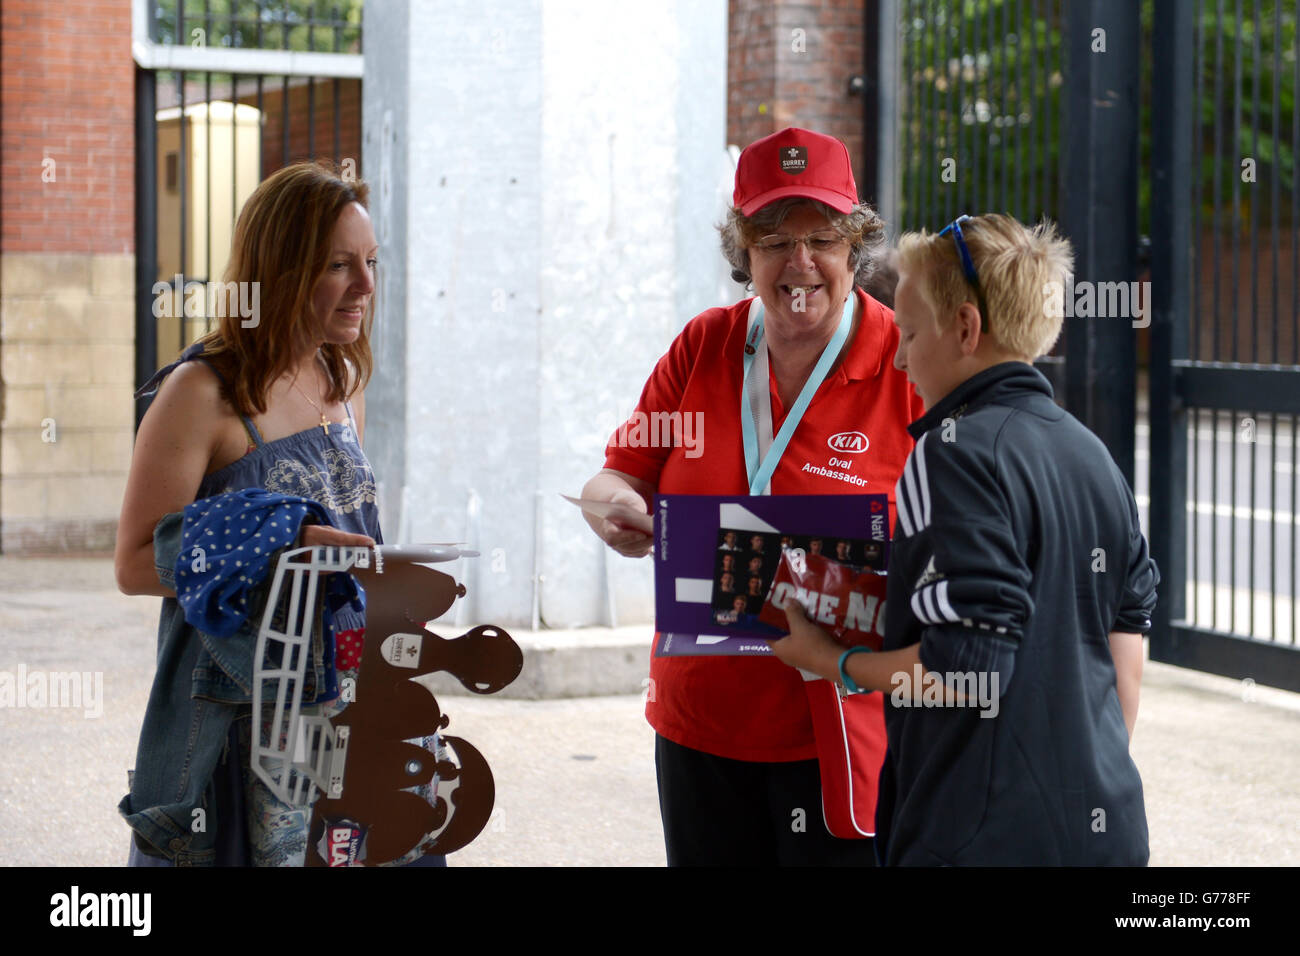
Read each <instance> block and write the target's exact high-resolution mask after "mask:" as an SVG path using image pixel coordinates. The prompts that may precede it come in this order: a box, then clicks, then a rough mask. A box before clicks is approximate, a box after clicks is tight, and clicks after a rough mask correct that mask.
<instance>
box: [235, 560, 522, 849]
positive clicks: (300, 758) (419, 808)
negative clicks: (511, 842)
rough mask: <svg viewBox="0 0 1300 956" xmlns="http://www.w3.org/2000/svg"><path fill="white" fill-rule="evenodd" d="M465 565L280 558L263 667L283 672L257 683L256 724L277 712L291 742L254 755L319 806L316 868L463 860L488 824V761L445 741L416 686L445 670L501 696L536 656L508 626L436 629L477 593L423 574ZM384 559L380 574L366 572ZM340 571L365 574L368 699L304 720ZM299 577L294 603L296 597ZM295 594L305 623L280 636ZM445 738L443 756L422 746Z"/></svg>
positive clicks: (491, 796) (463, 744)
mask: <svg viewBox="0 0 1300 956" xmlns="http://www.w3.org/2000/svg"><path fill="white" fill-rule="evenodd" d="M465 554H472V552H460V551H457V550H456V549H455V548H446V547H441V546H435V547H430V548H424V549H420V548H394V547H391V546H386V545H381V546H379V547H377V548H375V549H373V550H372V549H369V548H324V547H321V548H301V549H298V550H296V551H290V552H286V553H285V554H284V555H282V556H281V559H280V563H279V566H278V567H277V569H276V577H275V581H274V582H273V584H272V592H271V597H270V600H268V602H267V608H268V610H267V615H266V617H265V618H264V620H263V624H262V630H261V633H260V635H259V646H258V658H257V659H258V660H259V662H264V663H265V662H267V661H268V660H278V661H279V662H280V665H281V666H280V667H278V668H274V669H268V670H266V671H265V673H264V674H262V675H259V677H260V678H261V679H259V680H256V681H255V682H254V709H255V712H256V711H258V709H259V708H260V707H261V706H263V705H265V706H267V707H270V706H274V707H275V711H274V720H273V722H272V725H271V726H272V728H273V731H272V737H273V738H274V736H275V734H274V728H279V729H280V730H281V733H280V739H279V740H273V741H265V740H259V741H257V742H255V746H254V750H253V770H254V772H255V773H257V774H258V775H259V776H261V777H262V779H263V780H265V781H266V782H267V784H268V786H270V787H271V789H272V790H273V791H274V792H276V793H277V795H279V796H280V797H281V799H284V800H286V802H291V803H296V804H298V805H303V804H305V803H311V802H312V801H313V800H314V805H313V812H312V823H311V831H310V834H309V836H308V849H307V863H306V865H307V866H376V865H379V864H383V863H390V862H392V861H393V860H396V859H398V858H399V857H401V856H403V855H405V854H406V853H408V852H410V851H411V850H413V849H415V848H416V847H417V846H418V847H420V849H421V850H422V851H423V852H424V853H425V854H430V853H433V854H445V853H451V852H454V851H455V850H459V849H460V848H461V847H464V846H465V845H466V844H468V843H469V842H470V841H471V840H473V839H474V838H475V837H476V836H478V834H479V833H480V832H482V830H483V827H484V826H486V825H487V822H488V819H489V818H490V817H491V815H492V806H493V803H494V800H495V795H496V791H495V786H494V784H493V780H492V772H491V770H490V769H489V767H488V764H487V761H486V760H485V759H484V758H483V755H482V754H481V753H479V751H478V750H477V749H476V748H475V747H474V746H473V745H472V744H470V743H469V742H468V741H466V740H464V739H463V738H460V737H452V736H445V735H444V734H443V733H442V732H443V731H444V730H445V729H446V727H447V725H448V723H449V719H448V717H447V715H446V714H444V713H442V711H441V708H440V706H439V704H438V701H437V699H436V698H435V697H434V696H433V694H432V693H430V692H429V690H428V689H427V688H425V687H424V686H422V685H420V684H417V683H416V682H415V681H413V680H412V678H415V677H421V676H423V675H426V674H431V673H434V672H435V671H446V672H448V673H450V674H452V675H453V676H455V677H456V678H457V679H458V680H459V681H460V682H461V683H462V684H463V685H464V686H465V687H466V688H467V689H468V690H470V691H472V692H473V693H476V694H491V693H495V692H497V691H499V690H501V689H502V688H504V687H506V686H507V685H509V684H510V683H511V682H512V681H513V680H514V679H515V678H516V677H518V676H519V673H520V671H521V670H522V669H523V652H522V651H520V649H519V646H518V645H517V644H515V642H514V641H513V640H512V639H511V637H510V635H509V634H507V633H506V632H505V631H504V630H503V629H501V628H499V627H494V626H492V625H483V626H480V627H476V628H474V629H473V630H471V631H468V632H467V633H465V634H462V635H461V636H459V637H456V638H451V639H446V638H442V637H440V636H438V635H437V634H434V633H433V632H432V631H429V630H427V629H426V628H425V627H424V626H423V622H425V621H430V620H433V619H434V618H436V617H438V616H440V615H442V614H443V613H445V612H446V611H447V610H448V609H449V608H450V607H451V605H452V604H453V603H454V602H455V600H456V598H457V597H463V596H464V594H465V586H464V585H463V584H457V582H456V581H455V579H453V578H452V577H451V576H450V575H447V574H444V573H442V572H440V571H435V570H434V569H432V568H428V567H424V566H423V565H420V564H414V563H410V562H411V561H412V560H422V561H437V560H452V559H454V558H456V557H461V556H463V555H465ZM372 559H373V564H374V571H373V572H369V573H367V572H366V569H367V568H368V567H369V566H370V565H371V563H372ZM394 559H397V560H394ZM331 571H333V572H339V571H354V572H358V573H357V577H358V580H360V581H361V582H362V584H363V586H364V587H365V590H366V631H365V647H364V650H363V651H362V656H361V668H360V671H359V673H358V676H357V681H356V685H355V688H350V689H349V691H350V693H349V694H345V697H348V696H350V698H351V700H350V703H348V705H347V707H346V708H345V709H344V710H343V712H342V713H340V714H338V715H336V716H334V717H332V718H324V717H314V716H303V715H301V714H300V713H299V708H300V704H301V688H302V686H303V677H304V675H305V667H306V661H307V659H308V657H309V656H310V654H309V642H310V634H311V621H312V617H313V612H314V610H315V608H314V605H315V603H316V599H315V596H316V594H317V593H318V589H317V580H316V578H317V576H318V575H320V574H321V573H328V572H331ZM290 577H291V578H292V590H291V591H290V592H286V591H285V588H286V581H287V580H288V579H289V578H290ZM284 593H288V594H289V599H290V607H291V608H292V607H294V606H298V607H301V608H302V609H303V611H302V614H301V615H300V617H301V620H300V621H297V622H293V621H291V622H290V623H288V624H286V625H285V630H284V631H276V630H275V629H274V628H273V627H272V626H271V622H272V614H271V611H272V609H273V607H274V606H275V604H276V603H277V601H278V600H279V598H280V597H281V595H282V594H284ZM290 617H291V618H292V617H293V615H290ZM294 625H297V626H294ZM277 643H278V644H280V645H282V646H281V648H280V653H279V654H278V655H277V654H275V653H272V654H270V655H269V657H268V656H267V655H266V654H265V650H266V649H268V648H270V649H272V650H274V648H273V645H275V644H277ZM267 681H270V682H272V683H271V685H270V687H267V686H265V685H266V682H267ZM272 688H273V689H274V690H275V700H274V702H272V701H270V700H266V701H265V702H264V701H263V697H264V696H265V694H264V692H265V691H266V690H267V689H272ZM435 734H436V735H437V740H438V741H439V745H438V747H437V752H430V751H429V750H427V749H425V748H424V747H423V746H420V745H419V744H418V743H413V742H411V741H418V740H421V739H423V738H425V737H432V736H433V735H435ZM290 741H293V742H294V749H293V752H292V753H290V752H289V750H288V743H289V742H290ZM272 743H274V744H275V746H272V745H271V744H272ZM429 783H433V784H434V787H435V790H436V801H437V802H436V804H432V805H431V804H430V803H429V802H428V801H427V800H425V799H424V798H423V797H421V796H419V795H418V794H416V793H413V792H411V791H410V790H409V788H412V787H416V786H419V785H421V784H429ZM318 790H319V796H318V797H317V791H318Z"/></svg>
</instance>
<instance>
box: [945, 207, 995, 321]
mask: <svg viewBox="0 0 1300 956" xmlns="http://www.w3.org/2000/svg"><path fill="white" fill-rule="evenodd" d="M968 219H970V216H958V217H957V218H956V219H954V220H953V221H952V222H950V223H948V225H946V226H944V227H943V228H942V229H940V230H939V235H940V236H946V235H947V234H948V233H950V232H951V233H952V241H953V242H954V243H956V244H957V255H958V256H960V257H961V271H962V273H963V274H964V275H965V276H966V281H967V282H969V283H970V284H971V287H972V288H973V289H974V290H975V298H976V300H977V301H978V302H979V310H980V332H981V333H985V334H986V333H987V332H988V330H989V310H988V306H987V305H986V304H985V302H984V290H982V289H981V288H980V279H979V275H978V274H976V272H975V261H974V260H973V259H972V258H971V257H970V249H968V248H967V247H966V238H965V237H964V236H963V235H962V234H961V224H962V223H963V222H965V221H966V220H968Z"/></svg>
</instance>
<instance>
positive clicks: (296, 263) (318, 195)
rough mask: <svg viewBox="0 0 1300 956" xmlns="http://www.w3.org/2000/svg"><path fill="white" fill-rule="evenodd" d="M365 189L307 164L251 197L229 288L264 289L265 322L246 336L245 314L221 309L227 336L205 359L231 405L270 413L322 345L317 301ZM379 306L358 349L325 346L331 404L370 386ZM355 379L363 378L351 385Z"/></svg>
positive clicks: (328, 168) (220, 336)
mask: <svg viewBox="0 0 1300 956" xmlns="http://www.w3.org/2000/svg"><path fill="white" fill-rule="evenodd" d="M369 194H370V190H369V188H368V187H367V186H366V184H365V183H364V182H361V181H359V180H349V179H345V178H344V177H343V176H342V174H341V172H340V170H339V168H338V167H337V166H335V165H333V164H331V163H327V162H324V161H321V162H315V163H311V162H304V163H295V164H293V165H292V166H286V167H284V168H283V169H281V170H278V171H277V172H275V173H273V174H272V175H270V176H268V177H267V178H266V179H265V180H263V181H262V183H261V184H260V185H259V186H258V187H257V189H255V190H254V191H253V195H251V196H249V197H248V202H246V203H245V204H244V208H243V210H242V211H241V212H240V214H239V222H238V223H237V224H236V226H235V238H234V241H233V242H232V243H231V250H230V262H229V264H228V265H227V266H226V273H225V282H226V283H227V287H228V288H231V289H233V288H236V286H235V285H232V283H244V282H250V283H257V285H256V286H255V287H254V288H256V289H257V290H258V305H259V307H258V314H257V316H256V321H254V322H253V323H252V324H251V326H250V327H245V325H244V321H243V318H242V317H241V315H239V314H238V313H239V310H237V309H221V310H220V319H219V324H218V327H217V330H216V331H215V332H211V333H209V334H208V335H206V336H204V337H203V339H202V341H203V357H204V358H205V359H207V360H208V361H209V362H211V363H212V365H213V366H214V367H215V368H216V369H217V371H218V372H220V373H221V376H222V377H223V378H224V379H225V383H226V384H225V385H223V386H222V396H223V397H224V398H225V399H226V401H228V402H230V404H231V405H233V406H234V407H235V409H236V410H237V411H238V413H239V414H241V415H248V416H252V415H254V414H260V413H263V412H265V411H266V398H267V393H268V392H269V391H270V388H271V385H272V383H274V382H275V380H276V379H277V378H279V377H280V376H281V375H283V374H284V373H285V372H287V371H288V370H289V366H290V365H291V363H292V361H293V356H294V353H295V351H297V350H299V349H301V348H302V347H303V346H304V344H306V343H309V342H311V341H312V334H313V330H314V328H315V326H316V322H317V319H316V316H315V314H314V312H313V310H312V303H311V297H312V293H313V292H314V291H315V288H316V284H317V283H318V282H319V281H320V279H321V277H322V276H323V275H324V274H325V270H326V268H327V267H328V265H329V257H330V253H331V248H332V240H333V233H334V226H335V224H336V223H337V222H338V219H339V216H340V214H341V213H342V212H343V210H344V209H345V208H347V206H348V205H349V204H350V203H354V202H355V203H359V204H360V205H361V206H362V208H365V207H366V201H367V199H368V198H369ZM373 322H374V298H373V296H372V297H371V301H370V303H369V304H368V305H367V307H366V314H365V317H364V319H363V320H362V323H361V334H360V335H359V336H358V337H357V339H356V341H354V342H351V343H350V344H348V345H334V344H332V343H329V342H327V343H325V344H324V345H322V346H321V347H320V353H321V357H322V358H323V359H324V360H325V365H326V367H327V368H328V369H329V373H330V379H331V382H330V391H329V394H328V400H329V401H331V402H340V401H346V400H347V399H348V398H350V397H351V396H352V394H353V393H354V392H356V391H358V390H359V389H362V388H365V385H366V383H367V382H368V381H369V380H370V374H371V371H372V369H373V366H374V360H373V358H372V356H371V353H370V329H371V326H372V324H373ZM349 370H351V371H353V372H355V375H354V376H349Z"/></svg>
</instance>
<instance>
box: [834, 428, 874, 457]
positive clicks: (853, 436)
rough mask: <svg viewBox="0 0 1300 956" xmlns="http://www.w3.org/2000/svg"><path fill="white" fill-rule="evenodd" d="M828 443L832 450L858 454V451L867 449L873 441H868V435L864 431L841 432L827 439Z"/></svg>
mask: <svg viewBox="0 0 1300 956" xmlns="http://www.w3.org/2000/svg"><path fill="white" fill-rule="evenodd" d="M826 444H827V445H829V446H830V449H831V451H839V452H846V453H847V454H850V455H856V454H857V453H858V452H861V451H866V450H867V447H868V446H869V445H870V444H871V442H869V441H867V436H866V435H864V434H862V432H840V433H839V434H838V435H832V436H831V437H830V438H828V439H826Z"/></svg>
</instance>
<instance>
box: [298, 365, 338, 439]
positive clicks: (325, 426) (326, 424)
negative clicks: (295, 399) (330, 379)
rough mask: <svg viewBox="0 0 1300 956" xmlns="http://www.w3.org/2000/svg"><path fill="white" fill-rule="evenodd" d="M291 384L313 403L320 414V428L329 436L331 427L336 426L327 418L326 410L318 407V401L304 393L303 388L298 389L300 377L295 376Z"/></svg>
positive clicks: (313, 406)
mask: <svg viewBox="0 0 1300 956" xmlns="http://www.w3.org/2000/svg"><path fill="white" fill-rule="evenodd" d="M290 384H292V385H293V387H294V388H297V389H298V394H299V395H301V396H302V397H303V398H305V399H307V401H309V402H311V407H312V408H314V409H316V411H317V412H319V413H320V427H321V431H323V432H324V433H325V434H326V435H328V434H329V433H330V425H332V424H334V423H333V422H331V421H330V420H329V419H328V418H326V417H325V409H323V408H321V406H320V405H318V404H317V403H316V400H315V399H313V398H312V397H311V396H310V395H308V394H307V393H306V392H304V391H303V390H302V389H301V388H298V376H297V375H295V376H294V377H293V382H292V383H290Z"/></svg>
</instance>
